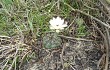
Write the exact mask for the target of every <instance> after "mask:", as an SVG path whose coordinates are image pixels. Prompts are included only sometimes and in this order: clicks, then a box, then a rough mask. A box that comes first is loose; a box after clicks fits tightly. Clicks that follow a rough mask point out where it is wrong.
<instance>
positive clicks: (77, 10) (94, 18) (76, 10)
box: [64, 2, 110, 28]
mask: <svg viewBox="0 0 110 70" xmlns="http://www.w3.org/2000/svg"><path fill="white" fill-rule="evenodd" d="M64 4H65V5H67V6H68V7H69V8H71V9H72V10H73V11H75V12H79V13H81V14H83V15H85V16H88V17H90V18H91V19H93V20H95V21H97V22H99V23H100V24H102V25H104V26H105V27H107V28H110V25H108V24H106V23H105V22H102V21H101V20H99V19H98V18H96V17H94V16H92V15H90V14H87V13H85V12H83V11H81V10H79V9H74V8H73V7H71V6H70V5H69V4H67V3H65V2H64Z"/></svg>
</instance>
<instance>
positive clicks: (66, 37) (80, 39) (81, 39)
mask: <svg viewBox="0 0 110 70" xmlns="http://www.w3.org/2000/svg"><path fill="white" fill-rule="evenodd" d="M58 36H59V37H61V38H65V39H72V40H78V41H93V40H88V39H84V38H73V37H69V36H64V35H58Z"/></svg>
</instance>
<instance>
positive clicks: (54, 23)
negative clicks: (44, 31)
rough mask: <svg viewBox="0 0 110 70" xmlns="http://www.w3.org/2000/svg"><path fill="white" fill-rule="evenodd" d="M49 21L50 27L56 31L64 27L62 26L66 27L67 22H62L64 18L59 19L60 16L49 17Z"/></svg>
mask: <svg viewBox="0 0 110 70" xmlns="http://www.w3.org/2000/svg"><path fill="white" fill-rule="evenodd" d="M49 23H50V29H53V30H56V32H60V30H62V29H64V27H67V22H66V23H65V22H64V19H61V18H60V17H57V18H54V17H53V19H51V20H50V21H49Z"/></svg>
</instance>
